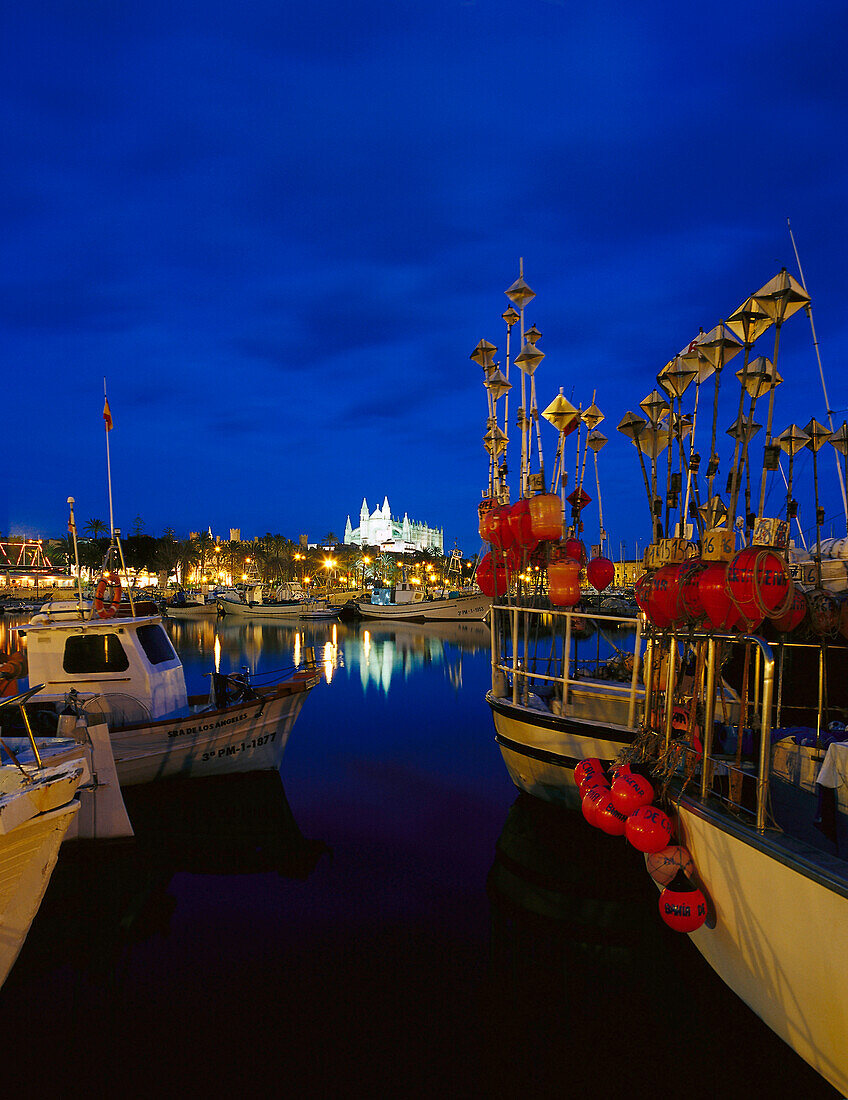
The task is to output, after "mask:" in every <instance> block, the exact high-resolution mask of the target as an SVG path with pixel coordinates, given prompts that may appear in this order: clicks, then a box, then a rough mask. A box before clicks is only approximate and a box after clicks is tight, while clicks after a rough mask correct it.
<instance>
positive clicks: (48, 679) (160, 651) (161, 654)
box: [19, 601, 320, 786]
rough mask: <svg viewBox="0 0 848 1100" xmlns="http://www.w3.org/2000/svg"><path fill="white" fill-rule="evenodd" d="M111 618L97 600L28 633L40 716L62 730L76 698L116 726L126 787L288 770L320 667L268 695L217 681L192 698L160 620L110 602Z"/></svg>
mask: <svg viewBox="0 0 848 1100" xmlns="http://www.w3.org/2000/svg"><path fill="white" fill-rule="evenodd" d="M101 603H102V601H101ZM148 606H149V609H150V611H152V610H153V609H152V606H150V605H148ZM102 610H103V608H102V607H101V608H99V609H98V607H97V601H95V604H94V605H93V606H90V605H89V604H88V603H87V601H66V602H62V603H53V604H50V605H45V607H44V608H43V609H42V610H41V611H40V612H38V613H37V614H36V615H34V616H33V618H32V619H31V621H30V622H29V623H27V624H26V625H25V626H23V627H21V628H19V629H20V630H21V631H23V632H24V633H25V635H26V639H27V651H28V661H29V678H30V682H31V683H33V684H42V685H43V687H42V688H41V689H40V690H39V691H38V692H37V693H36V695H35V696H34V697H33V700H32V704H31V706H32V708H33V709H35V710H37V711H41V712H42V713H44V712H46V711H49V712H52V713H53V714H54V715H56V720H57V722H58V716H59V714H60V712H61V711H62V710H63V709H64V708H65V706H66V704H67V698H68V695H69V693H70V692H75V693H76V698H77V699H78V700H79V702H80V705H81V706H82V709H83V710H84V711H85V713H86V715H87V716H88V717H89V720H90V721H91V720H94V719H98V718H99V719H102V720H103V721H105V722H106V723H107V725H108V728H109V734H110V738H111V744H112V751H113V754H114V759H115V765H116V768H117V774H118V779H119V780H120V783H121V785H122V786H128V785H130V784H134V783H146V782H150V781H151V780H154V779H161V778H164V777H166V776H184V777H194V776H202V775H216V774H222V773H226V772H243V771H257V770H262V769H264V768H272V769H277V768H279V766H280V761H281V759H282V755H283V751H284V749H285V746H286V742H287V741H288V737H289V734H290V732H291V729H292V726H293V725H294V722H295V720H296V718H297V716H298V714H299V713H300V709H301V707H302V706H303V703H304V701H305V700H306V697H307V695H308V694H309V692H310V691H311V690H312V688H314V687H315V686H316V684H317V683H318V682H319V680H320V676H319V674H318V672H317V671H316V670H315V668H314V667H312V668H308V669H304V670H300V671H296V672H294V673H293V675H292V676H291V677H290V678H288V679H287V680H284V681H282V682H280V683H277V684H274V685H272V686H267V687H260V686H257V685H254V684H251V683H250V682H249V679H248V678H247V677H246V676H235V675H233V676H227V675H220V674H217V673H212V674H210V676H211V689H210V693H209V695H208V696H191V697H189V696H188V695H187V692H186V685H185V676H184V673H183V666H182V663H181V661H180V659H179V657H178V656H177V653H176V651H175V650H174V647H173V646H172V645H171V641H170V639H169V638H168V635H167V634H166V632H165V630H164V628H163V626H162V620H161V617H160V616H159V615H158V614H152V613H146V609H145V608H144V607H143V606H142V605H136V607H135V608H134V609H133V608H128V607H124V606H122V605H120V608H118V607H116V606H114V605H113V604H112V603H110V602H107V604H106V610H107V611H108V612H109V614H108V615H107V617H105V618H103V617H101V616H100V614H99V613H98V612H99V611H102ZM118 610H119V613H118V614H115V612H116V611H118ZM133 611H134V612H135V613H133ZM92 616H93V617H92Z"/></svg>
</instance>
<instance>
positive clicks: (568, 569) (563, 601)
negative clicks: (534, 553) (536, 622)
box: [548, 561, 580, 607]
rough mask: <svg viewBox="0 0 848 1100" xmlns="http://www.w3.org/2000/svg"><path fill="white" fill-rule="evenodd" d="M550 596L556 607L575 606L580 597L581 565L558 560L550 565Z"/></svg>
mask: <svg viewBox="0 0 848 1100" xmlns="http://www.w3.org/2000/svg"><path fill="white" fill-rule="evenodd" d="M548 596H549V598H550V601H551V603H552V604H554V605H555V606H556V607H574V605H575V604H576V603H577V602H578V601H579V599H580V566H579V565H578V564H577V562H576V561H556V562H551V564H550V565H549V566H548Z"/></svg>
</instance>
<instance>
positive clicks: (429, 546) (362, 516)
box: [344, 497, 445, 554]
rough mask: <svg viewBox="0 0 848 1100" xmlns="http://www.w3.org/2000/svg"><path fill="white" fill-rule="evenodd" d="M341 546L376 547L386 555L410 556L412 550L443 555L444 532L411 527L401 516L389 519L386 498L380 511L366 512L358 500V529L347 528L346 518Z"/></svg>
mask: <svg viewBox="0 0 848 1100" xmlns="http://www.w3.org/2000/svg"><path fill="white" fill-rule="evenodd" d="M344 541H345V544H346V545H348V546H350V545H354V546H379V547H380V549H381V550H382V551H384V552H387V553H389V554H411V553H412V552H413V551H415V550H434V551H436V552H437V553H439V554H443V553H444V541H445V537H444V532H443V530H442V529H441V528H434V527H428V526H427V525H426V523H415V522H413V521H412V520H411V519H410V518H409V516H408V515H407V514H406V512H404V514H403V519H398V518H397V517H396V516H393V515H392V513H391V509H390V508H389V498H388V497H384V498H383V507H382V508H375V509H374V511H373V512H370V513H369V511H368V502H367V501H366V499H365V497H363V498H362V507H361V508H360V509H359V526H358V527H357V528H356V529H354V528H353V527H352V526H351V522H350V516H348V517H347V523H346V524H345V533H344Z"/></svg>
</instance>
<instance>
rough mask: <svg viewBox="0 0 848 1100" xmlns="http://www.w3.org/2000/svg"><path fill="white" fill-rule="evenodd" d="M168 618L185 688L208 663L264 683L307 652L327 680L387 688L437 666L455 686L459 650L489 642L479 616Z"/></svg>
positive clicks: (301, 661)
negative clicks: (436, 619) (407, 619)
mask: <svg viewBox="0 0 848 1100" xmlns="http://www.w3.org/2000/svg"><path fill="white" fill-rule="evenodd" d="M167 625H168V630H169V632H170V635H171V638H172V640H173V642H174V645H175V647H176V649H177V652H178V653H179V654H180V657H181V659H182V661H183V664H184V666H185V669H186V681H187V684H188V687H189V692H190V693H193V692H201V691H205V690H206V689H207V688H208V680H207V679H206V676H207V675H208V673H209V671H210V670H211V667H212V666H213V665H214V667H215V669H216V671H223V672H239V671H241V670H242V669H243V668H245V667H247V668H248V669H249V670H250V672H251V674H253V675H255V676H257V677H259V678H260V681H261V682H266V683H267V682H269V680H270V679H271V678H273V677H274V676H277V677H282V676H284V675H286V674H287V673H289V672H290V671H292V670H293V669H295V668H302V667H304V666H305V665H306V664H307V663H308V662H309V660H310V658H313V657H314V661H315V663H316V664H317V667H318V668H319V670H320V671H321V672H322V673H323V678H324V680H325V681H326V683H328V684H332V682H333V679H334V677H335V676H336V675H337V674H338V673H339V671H340V670H345V671H346V672H347V674H348V676H349V677H356V678H358V680H359V682H360V684H361V686H362V690H363V692H367V690H368V689H369V687H371V686H374V687H377V688H378V689H379V690H380V691H381V692H384V693H388V691H389V689H390V688H391V685H392V682H393V680H400V681H405V680H407V679H408V678H409V677H410V676H411V675H412V674H413V673H416V672H421V671H423V670H430V669H441V670H442V672H443V674H444V676H445V678H446V679H447V680H448V681H449V682H450V683H451V684H452V685H453V686H454V687H455V688H459V687H461V686H462V657H463V655H464V654H482V653H486V652H488V649H489V646H490V636H489V628H488V627H487V626H486V624H485V623H433V624H426V625H425V624H422V623H400V622H393V623H386V624H385V625H383V624H381V623H374V622H369V623H358V622H355V623H343V622H331V623H326V622H316V623H309V624H278V623H267V622H255V623H251V622H244V621H235V622H232V621H230V620H229V619H222V620H214V619H201V618H197V619H176V620H170V621H169V622H168V624H167Z"/></svg>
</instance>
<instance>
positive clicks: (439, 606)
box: [357, 595, 492, 623]
mask: <svg viewBox="0 0 848 1100" xmlns="http://www.w3.org/2000/svg"><path fill="white" fill-rule="evenodd" d="M491 606H492V601H491V598H490V597H488V596H483V595H479V596H457V597H456V598H455V599H452V600H421V601H420V602H419V603H400V604H372V603H364V602H357V607H358V609H359V614H360V615H361V616H362V618H363V619H390V620H391V619H402V620H406V621H409V622H418V621H422V622H437V623H449V622H462V621H463V620H467V621H478V622H482V621H483V619H485V618H486V615H487V614H488V612H489V609H490V608H491Z"/></svg>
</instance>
